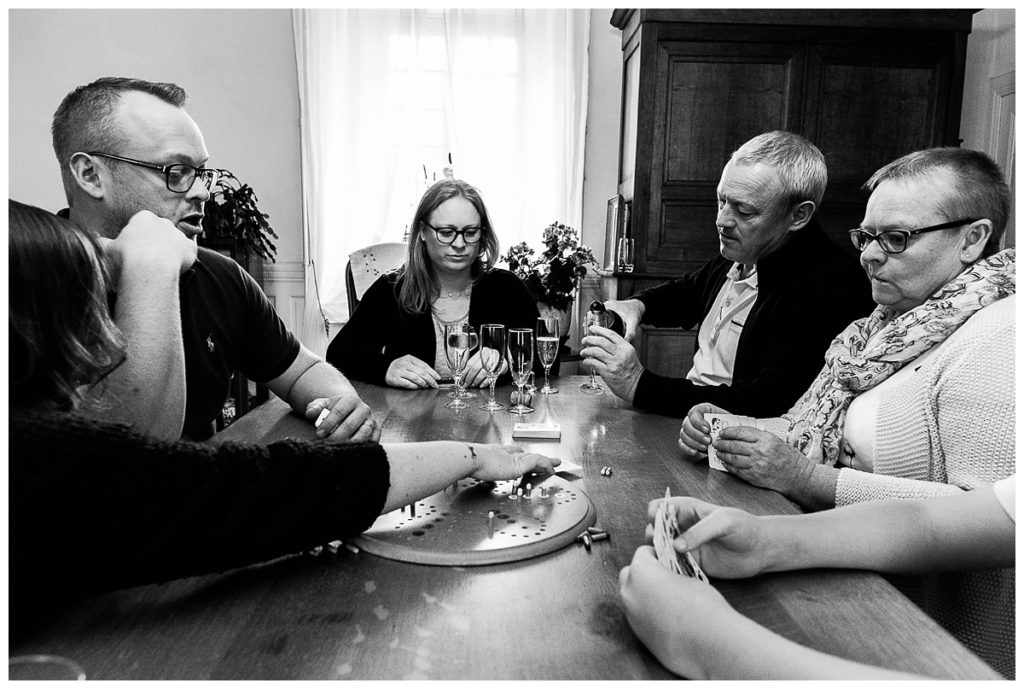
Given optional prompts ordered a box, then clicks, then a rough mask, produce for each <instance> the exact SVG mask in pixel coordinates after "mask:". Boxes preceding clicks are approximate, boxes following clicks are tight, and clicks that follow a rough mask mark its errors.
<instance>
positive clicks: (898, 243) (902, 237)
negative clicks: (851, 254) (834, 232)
mask: <svg viewBox="0 0 1024 689" xmlns="http://www.w3.org/2000/svg"><path fill="white" fill-rule="evenodd" d="M972 222H978V220H977V219H976V218H966V219H964V220H953V221H952V222H944V223H939V224H938V225H931V226H929V227H922V228H920V229H917V230H883V231H881V232H879V233H878V234H871V233H870V232H868V231H867V230H865V229H863V228H860V227H855V228H854V229H852V230H850V231H849V234H850V241H852V242H853V245H854V246H855V247H856V248H857V251H864V249H866V248H868V244H870V243H871V242H873V241H874V240H876V239H877V240H878V245H879V246H880V247H882V251H884V252H885V253H887V254H902V253H903V252H904V251H906V250H907V245H908V244H910V238H911V237H913V236H914V235H915V234H924V233H925V232H938V231H939V230H950V229H952V228H954V227H960V226H961V225H967V224H969V223H972Z"/></svg>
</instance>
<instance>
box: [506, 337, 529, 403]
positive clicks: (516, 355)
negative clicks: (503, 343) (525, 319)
mask: <svg viewBox="0 0 1024 689" xmlns="http://www.w3.org/2000/svg"><path fill="white" fill-rule="evenodd" d="M508 365H509V370H511V371H512V382H513V383H515V384H516V387H517V388H519V400H518V401H517V402H516V403H515V404H513V405H512V406H510V407H509V408H508V410H509V411H510V412H512V413H513V414H530V413H532V412H533V407H528V406H526V405H525V404H523V386H524V385H526V383H527V381H528V380H529V379H530V374H531V373H533V331H532V330H530V329H529V328H511V329H510V330H509V331H508Z"/></svg>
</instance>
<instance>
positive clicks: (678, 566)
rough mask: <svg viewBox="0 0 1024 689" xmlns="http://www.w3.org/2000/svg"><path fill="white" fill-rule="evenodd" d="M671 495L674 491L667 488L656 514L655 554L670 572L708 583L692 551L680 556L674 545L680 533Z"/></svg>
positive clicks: (654, 525)
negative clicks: (691, 553) (673, 542)
mask: <svg viewBox="0 0 1024 689" xmlns="http://www.w3.org/2000/svg"><path fill="white" fill-rule="evenodd" d="M671 497H672V492H671V491H670V490H669V489H668V488H666V489H665V499H664V500H662V501H661V502H660V503H659V505H658V511H657V512H656V513H655V515H654V524H653V528H654V537H653V541H654V554H655V555H656V556H657V557H658V562H660V563H661V564H662V565H664V566H665V568H666V569H668V570H669V571H670V572H675V573H676V574H683V575H685V576H688V577H693V578H695V579H697V580H698V581H703V582H704V583H705V584H707V583H709V582H708V578H707V576H706V575H705V574H704V572H703V571H702V570H701V568H700V565H698V564H697V561H696V560H694V559H693V556H692V555H690V553H683V554H682V556H681V557H680V555H679V553H677V552H676V550H675V548H674V547H673V546H672V541H674V540H675V538H676V536H678V535H679V522H678V521H677V518H676V509H675V504H673V503H672V501H670V500H669V498H671Z"/></svg>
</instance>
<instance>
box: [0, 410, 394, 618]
mask: <svg viewBox="0 0 1024 689" xmlns="http://www.w3.org/2000/svg"><path fill="white" fill-rule="evenodd" d="M10 421H11V423H10V563H11V566H10V585H11V588H10V591H11V598H12V600H14V599H15V598H17V597H19V596H21V595H23V594H25V595H28V596H30V595H31V594H32V593H33V592H38V593H40V594H42V595H44V596H49V595H52V594H54V593H63V594H72V595H77V594H86V593H92V592H97V591H102V590H108V589H116V588H121V587H126V586H134V585H139V584H144V583H150V582H157V581H163V580H167V579H173V578H178V577H184V576H190V575H195V574H203V573H208V572H215V571H220V570H224V569H229V568H233V567H238V566H241V565H247V564H251V563H256V562H262V561H266V560H269V559H273V558H275V557H278V556H281V555H287V554H291V553H296V552H301V551H304V550H306V549H309V548H311V547H314V546H316V545H318V544H321V543H325V542H327V541H331V540H334V539H337V538H341V537H344V536H347V535H351V534H355V533H358V532H360V531H362V530H364V529H366V528H367V527H368V526H369V525H371V524H372V523H373V521H374V520H375V519H376V517H377V515H378V514H379V513H380V510H381V509H382V508H383V506H384V502H385V499H386V496H387V491H388V488H389V476H390V474H389V465H388V462H387V457H386V454H385V452H384V449H383V448H382V447H381V446H380V445H378V444H376V443H368V442H367V443H326V442H300V441H290V440H289V441H282V442H278V443H273V444H271V445H243V444H230V443H226V444H223V445H220V446H210V445H203V444H198V443H189V442H183V441H182V442H162V441H156V440H153V439H151V438H148V437H146V436H142V435H139V434H137V433H134V432H132V431H131V430H130V429H128V428H127V427H124V426H119V425H113V424H102V423H96V422H94V421H90V420H86V419H84V418H82V417H80V416H77V415H74V414H54V413H47V414H42V413H39V412H20V411H16V410H12V412H11V415H10Z"/></svg>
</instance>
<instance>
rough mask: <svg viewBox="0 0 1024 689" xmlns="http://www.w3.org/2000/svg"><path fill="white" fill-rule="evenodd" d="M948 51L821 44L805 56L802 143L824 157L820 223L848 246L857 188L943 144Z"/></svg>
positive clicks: (859, 210) (858, 215) (858, 204)
mask: <svg viewBox="0 0 1024 689" xmlns="http://www.w3.org/2000/svg"><path fill="white" fill-rule="evenodd" d="M951 59H952V58H951V51H950V50H949V48H948V47H946V48H943V47H941V46H916V47H914V48H913V49H910V48H906V47H904V46H901V45H858V46H850V45H820V46H813V47H812V49H811V50H810V51H809V58H808V78H807V100H806V108H805V121H806V123H807V129H808V131H807V136H808V137H809V138H810V139H811V140H812V141H814V142H815V143H816V144H817V145H818V147H819V148H820V149H821V151H822V153H824V154H825V159H826V161H827V163H828V173H829V183H828V189H827V191H826V193H825V198H824V200H823V202H822V208H821V209H820V213H819V217H820V218H821V221H822V224H823V226H824V227H825V229H826V231H827V232H828V233H829V234H830V235H831V236H832V237H833V239H835V240H836V241H837V242H839V243H840V244H841V245H843V246H845V245H847V244H848V239H847V237H846V234H845V230H847V229H849V228H851V227H856V226H857V225H858V224H859V223H860V221H861V219H862V218H863V215H864V205H865V203H866V202H867V196H868V195H867V193H866V192H864V191H862V190H861V186H862V185H863V184H864V182H866V181H867V179H868V178H869V177H870V176H871V175H872V173H874V171H875V170H877V169H878V168H880V167H881V166H882V165H884V164H885V163H887V162H889V161H891V160H894V159H895V158H898V157H899V156H901V155H903V154H905V153H909V152H910V151H915V150H918V149H922V148H928V147H929V146H936V145H943V144H948V145H956V143H957V142H956V141H951V142H946V141H943V132H944V131H945V130H946V129H947V127H946V119H947V117H948V116H949V114H948V108H947V105H946V102H945V99H944V97H942V94H944V93H948V91H949V89H950V84H949V81H950V78H951V73H952V69H951Z"/></svg>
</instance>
